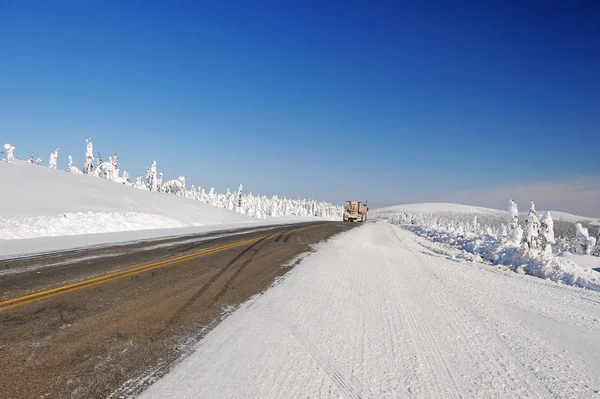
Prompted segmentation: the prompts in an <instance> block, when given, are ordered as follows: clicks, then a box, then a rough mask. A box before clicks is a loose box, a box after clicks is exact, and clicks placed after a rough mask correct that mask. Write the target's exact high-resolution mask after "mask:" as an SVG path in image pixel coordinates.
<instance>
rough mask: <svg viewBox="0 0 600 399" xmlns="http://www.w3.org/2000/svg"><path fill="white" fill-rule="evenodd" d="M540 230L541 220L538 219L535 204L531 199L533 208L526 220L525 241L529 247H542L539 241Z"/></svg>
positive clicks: (535, 248) (534, 248) (534, 249)
mask: <svg viewBox="0 0 600 399" xmlns="http://www.w3.org/2000/svg"><path fill="white" fill-rule="evenodd" d="M539 230H540V220H539V219H538V216H537V213H536V211H535V204H534V203H533V201H531V208H530V209H529V215H527V220H526V221H525V243H526V244H527V246H528V247H529V249H531V250H533V251H537V250H538V249H539V247H540V242H539Z"/></svg>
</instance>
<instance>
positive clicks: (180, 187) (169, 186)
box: [162, 176, 186, 197]
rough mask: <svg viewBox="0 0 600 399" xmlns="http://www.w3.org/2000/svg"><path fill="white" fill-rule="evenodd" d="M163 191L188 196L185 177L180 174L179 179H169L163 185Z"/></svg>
mask: <svg viewBox="0 0 600 399" xmlns="http://www.w3.org/2000/svg"><path fill="white" fill-rule="evenodd" d="M162 191H163V192H165V193H168V194H175V195H179V196H182V197H185V196H186V191H185V177H183V176H180V177H179V178H178V179H177V180H169V181H167V182H166V183H165V184H163V186H162Z"/></svg>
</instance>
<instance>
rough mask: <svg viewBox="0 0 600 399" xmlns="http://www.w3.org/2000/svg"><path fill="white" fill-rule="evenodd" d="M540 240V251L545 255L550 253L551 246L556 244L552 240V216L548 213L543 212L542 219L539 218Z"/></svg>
mask: <svg viewBox="0 0 600 399" xmlns="http://www.w3.org/2000/svg"><path fill="white" fill-rule="evenodd" d="M539 235H540V238H541V245H542V250H543V251H544V252H545V253H547V254H551V253H552V244H555V243H556V240H555V239H554V220H552V215H551V214H550V211H546V212H544V214H543V215H542V217H541V218H540V233H539Z"/></svg>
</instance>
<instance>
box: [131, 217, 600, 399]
mask: <svg viewBox="0 0 600 399" xmlns="http://www.w3.org/2000/svg"><path fill="white" fill-rule="evenodd" d="M440 246H441V244H436V243H432V242H430V241H428V240H426V239H424V238H421V237H418V236H416V235H414V234H412V233H411V232H409V231H407V230H405V229H402V228H401V227H398V226H393V225H390V224H385V223H373V224H366V225H363V226H362V227H360V228H357V229H353V230H351V231H350V232H347V233H344V234H342V235H339V236H337V237H334V238H333V239H331V240H329V241H328V242H327V243H325V244H321V245H320V246H319V248H318V251H317V252H315V253H313V254H311V255H310V256H308V257H307V258H305V259H304V260H303V261H302V262H301V263H300V264H299V265H298V266H296V268H295V269H294V270H292V271H291V272H290V273H288V274H287V275H286V277H285V278H284V279H283V281H282V282H280V283H279V284H277V285H275V286H274V287H272V288H271V289H269V290H268V291H267V292H266V293H265V294H264V295H261V296H259V297H257V298H255V299H253V300H251V301H250V302H248V303H246V304H245V305H243V306H242V307H241V308H240V309H238V310H237V311H236V312H234V313H233V314H232V315H231V316H229V317H228V318H227V319H226V320H225V321H224V322H222V323H221V324H220V325H218V326H217V327H216V328H215V329H214V330H212V331H211V332H210V333H209V334H208V335H207V336H206V337H205V338H204V339H203V340H202V341H201V342H200V343H199V345H198V346H197V348H196V350H195V352H193V353H192V354H191V355H190V356H189V357H187V358H186V359H184V360H183V361H182V362H181V363H179V364H177V365H176V366H175V367H174V368H173V370H172V371H171V372H170V373H169V374H167V375H166V376H165V377H164V378H162V379H161V380H159V381H158V382H156V383H155V384H154V385H152V386H150V388H148V389H147V390H146V391H145V392H144V393H143V394H142V395H141V397H142V398H144V399H149V398H165V397H178V398H186V397H187V398H283V397H285V398H299V397H303V398H306V397H309V398H317V397H318V398H338V397H344V398H404V397H410V398H442V397H448V398H449V397H482V398H503V399H504V398H529V397H535V398H539V397H562V398H567V397H569V398H584V397H585V398H590V397H597V396H598V391H599V390H600V356H598V354H599V353H600V339H598V337H600V293H598V292H594V291H586V290H582V289H578V288H573V287H569V286H565V285H562V284H558V283H555V282H552V281H547V280H541V279H538V278H534V277H530V276H526V275H521V274H516V273H513V272H507V271H505V270H502V269H499V268H492V267H489V266H485V265H482V264H480V263H477V262H471V261H461V262H457V261H454V260H451V259H448V258H447V257H445V256H440V255H439V254H438V252H439V249H440Z"/></svg>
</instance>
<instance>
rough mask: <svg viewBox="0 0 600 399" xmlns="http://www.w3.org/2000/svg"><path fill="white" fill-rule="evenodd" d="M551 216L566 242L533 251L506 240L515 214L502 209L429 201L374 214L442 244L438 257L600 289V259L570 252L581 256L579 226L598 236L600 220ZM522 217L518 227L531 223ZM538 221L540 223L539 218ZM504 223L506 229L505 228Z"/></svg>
mask: <svg viewBox="0 0 600 399" xmlns="http://www.w3.org/2000/svg"><path fill="white" fill-rule="evenodd" d="M532 206H533V204H532ZM532 209H533V208H532ZM515 212H516V204H515ZM530 212H531V211H530ZM534 213H535V211H534ZM526 214H527V213H526ZM515 215H517V214H516V213H515ZM551 215H552V216H554V215H556V216H557V218H556V219H557V220H556V221H554V222H553V225H554V229H553V230H554V231H555V232H556V233H557V237H560V238H559V239H558V240H557V241H556V242H555V241H554V238H552V239H551V241H550V242H551V243H553V244H552V245H551V246H549V247H548V248H547V249H546V250H544V247H543V246H542V247H534V246H532V248H531V249H530V248H529V246H528V245H526V244H525V243H524V242H523V243H521V240H522V239H523V237H521V238H518V239H517V241H516V242H512V238H511V237H510V235H509V237H506V233H507V230H506V229H507V227H506V226H507V225H508V219H509V214H508V212H506V211H501V210H497V209H490V208H481V207H475V206H468V205H459V204H445V203H424V204H408V205H398V206H391V207H386V208H379V209H375V210H373V212H372V213H371V217H373V218H378V219H380V220H384V221H388V222H390V223H393V224H399V225H404V227H405V228H407V229H408V230H410V231H412V232H413V233H415V234H417V235H419V236H421V237H424V238H427V239H428V240H429V241H431V242H433V243H437V244H438V245H441V247H439V248H438V249H437V251H438V253H440V254H441V255H446V256H447V257H449V258H451V259H454V260H467V261H475V262H484V263H487V264H490V265H494V266H498V267H502V268H506V269H509V270H512V271H515V272H518V273H523V274H528V275H531V276H536V277H540V278H543V279H549V280H552V281H556V282H560V283H563V284H567V285H572V286H577V287H581V288H586V289H591V290H595V291H600V274H599V273H598V272H597V271H600V268H599V267H600V262H599V261H600V258H598V257H597V256H590V255H573V254H571V253H569V251H571V252H574V253H579V252H577V251H574V249H575V244H576V243H577V240H578V237H577V236H576V232H577V228H579V229H580V230H581V225H576V223H585V224H587V225H588V226H589V227H590V230H591V232H592V235H594V236H595V235H597V234H598V232H597V224H598V223H599V222H600V221H599V220H598V219H594V218H586V217H583V216H577V215H571V214H568V213H564V212H556V211H551ZM546 216H547V215H546ZM518 219H519V220H518V222H517V225H521V224H523V221H524V220H525V219H526V218H524V217H523V212H522V213H520V214H518ZM532 220H533V219H532ZM536 221H537V223H538V224H539V220H538V219H536ZM550 221H552V220H550ZM502 224H504V226H503V227H502V228H500V226H502ZM523 226H524V225H523ZM591 227H594V228H591ZM583 230H585V229H583ZM534 231H535V232H538V229H537V228H534ZM501 232H503V233H501ZM586 232H587V230H586ZM586 235H587V234H586ZM521 236H523V230H522V228H521ZM536 237H537V235H536ZM579 238H581V237H579ZM588 240H589V241H590V243H591V245H592V246H593V245H595V240H592V239H591V238H588ZM581 253H585V252H581ZM587 253H588V254H589V253H590V251H588V252H587Z"/></svg>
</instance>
